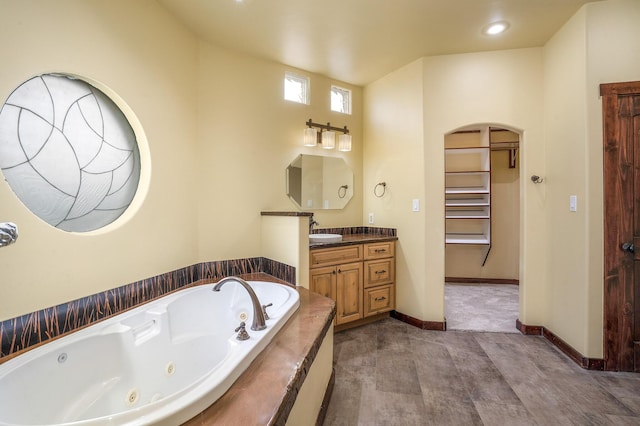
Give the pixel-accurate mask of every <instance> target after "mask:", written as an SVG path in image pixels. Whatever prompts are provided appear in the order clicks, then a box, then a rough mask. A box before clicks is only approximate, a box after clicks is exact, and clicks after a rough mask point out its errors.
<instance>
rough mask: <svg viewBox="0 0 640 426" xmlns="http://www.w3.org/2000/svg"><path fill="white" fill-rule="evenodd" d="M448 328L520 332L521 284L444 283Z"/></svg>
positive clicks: (445, 312)
mask: <svg viewBox="0 0 640 426" xmlns="http://www.w3.org/2000/svg"><path fill="white" fill-rule="evenodd" d="M444 297H445V304H444V306H445V308H444V314H445V318H446V319H447V330H472V331H498V332H503V333H518V332H519V331H518V330H517V329H516V319H518V286H517V285H512V284H456V283H446V284H445V286H444Z"/></svg>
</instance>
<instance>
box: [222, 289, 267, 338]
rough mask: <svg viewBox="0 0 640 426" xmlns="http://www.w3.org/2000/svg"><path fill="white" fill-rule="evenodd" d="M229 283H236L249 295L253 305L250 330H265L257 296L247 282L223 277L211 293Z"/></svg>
mask: <svg viewBox="0 0 640 426" xmlns="http://www.w3.org/2000/svg"><path fill="white" fill-rule="evenodd" d="M229 281H235V282H237V283H238V284H240V285H241V286H242V287H244V289H245V290H247V292H248V293H249V297H250V298H251V304H252V305H253V323H252V324H251V329H252V330H255V331H258V330H264V329H265V328H267V325H266V324H265V320H264V314H263V313H262V305H260V301H259V300H258V296H256V293H255V292H254V291H253V289H252V288H251V286H250V285H249V283H248V282H246V281H245V280H243V279H242V278H239V277H225V278H223V279H221V280H220V281H218V283H217V284H216V285H215V286H214V287H213V291H220V288H222V286H223V284H224V283H227V282H229Z"/></svg>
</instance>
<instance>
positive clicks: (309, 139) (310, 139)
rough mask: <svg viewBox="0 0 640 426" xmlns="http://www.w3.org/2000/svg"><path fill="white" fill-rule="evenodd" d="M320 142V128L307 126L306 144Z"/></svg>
mask: <svg viewBox="0 0 640 426" xmlns="http://www.w3.org/2000/svg"><path fill="white" fill-rule="evenodd" d="M317 144H318V129H314V128H313V127H307V128H306V129H304V146H316V145H317Z"/></svg>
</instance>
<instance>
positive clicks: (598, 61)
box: [363, 0, 640, 358]
mask: <svg viewBox="0 0 640 426" xmlns="http://www.w3.org/2000/svg"><path fill="white" fill-rule="evenodd" d="M637 22H640V3H639V2H637V1H634V0H610V1H603V2H596V3H591V4H588V5H586V6H585V7H583V8H582V9H581V10H580V11H579V12H578V13H576V15H575V16H574V17H572V18H571V19H570V20H569V21H568V22H567V23H566V24H565V25H564V26H563V27H562V28H561V30H560V31H558V33H557V34H556V35H555V36H554V37H553V38H552V39H551V40H550V41H549V42H548V43H547V45H545V47H544V48H534V49H522V50H512V51H500V52H485V53H473V54H466V55H451V56H439V57H429V58H424V59H423V60H422V61H417V62H414V63H412V64H410V65H408V66H406V67H404V68H402V69H400V70H398V71H396V72H394V73H391V74H389V75H388V76H386V77H384V78H382V79H380V80H378V81H376V82H375V83H373V84H371V85H370V86H367V87H366V88H365V114H364V116H365V121H364V123H365V135H366V148H365V157H364V163H365V192H364V194H365V200H364V211H363V213H365V216H364V217H366V213H367V212H368V211H374V212H375V213H376V217H377V218H378V217H380V215H382V217H383V219H384V223H385V224H389V226H394V225H392V224H394V223H395V226H397V227H398V230H399V235H400V242H399V245H400V246H404V245H408V243H411V244H412V245H411V249H410V250H405V251H404V253H402V262H400V263H399V264H398V293H399V297H398V310H399V311H401V312H403V313H408V314H409V315H414V316H417V317H418V318H419V319H423V320H434V321H441V320H442V315H443V313H442V312H443V309H442V307H443V305H444V301H443V298H442V280H443V276H444V271H443V267H442V265H443V263H444V261H443V252H444V250H443V234H444V225H443V223H444V220H443V210H444V209H443V203H444V200H443V195H442V192H443V191H442V188H443V163H444V161H443V153H442V140H443V135H444V134H446V133H448V132H450V131H452V130H455V129H457V128H459V127H462V126H465V125H469V124H478V123H490V124H495V125H502V126H504V127H508V128H511V129H512V130H514V131H518V132H521V134H522V137H521V150H520V160H521V163H520V169H521V172H520V188H519V189H520V223H521V227H520V242H521V245H520V268H519V269H520V271H519V275H520V283H521V287H520V314H519V317H520V319H521V320H522V321H523V322H524V323H525V324H529V325H543V326H545V327H548V328H549V329H550V330H551V331H553V332H554V333H556V334H557V335H558V336H559V337H561V338H562V339H563V340H565V341H566V342H567V343H569V344H570V345H571V346H573V347H574V348H575V349H577V350H578V351H579V352H580V353H582V354H583V355H585V356H588V357H596V358H597V357H601V356H602V326H603V324H602V303H603V300H602V292H603V280H602V273H603V272H602V221H603V217H602V111H601V102H600V99H599V97H598V86H599V84H600V83H605V82H615V81H631V80H640V55H638V52H640V26H638V25H637ZM420 67H422V69H423V75H422V77H419V76H416V74H415V73H416V72H417V70H418V69H419V68H420ZM412 72H413V73H412ZM420 90H422V91H423V94H422V96H417V97H416V96H415V93H416V92H418V91H420ZM399 108H402V109H405V110H406V109H413V110H412V113H414V112H415V111H421V112H422V113H423V117H422V118H420V119H419V120H421V122H422V124H423V128H422V133H423V134H422V137H423V138H424V141H423V143H422V144H420V143H415V141H416V140H417V139H419V138H420V133H421V132H420V130H419V129H417V128H416V123H415V121H414V120H415V117H411V118H408V117H406V116H398V115H399V114H397V112H396V111H397V109H399ZM392 128H393V129H403V132H404V133H409V134H410V136H408V137H400V138H398V137H395V140H394V143H396V144H397V149H398V150H400V151H402V154H397V153H396V151H395V150H394V149H393V148H392V147H391V143H390V142H386V139H388V138H389V137H391V136H392V135H391V132H388V133H386V134H385V133H384V129H392ZM407 129H409V130H407ZM379 133H382V135H383V136H379ZM401 135H402V133H401ZM402 136H404V135H402ZM409 141H410V142H413V143H408V142H409ZM370 147H371V149H370ZM421 155H422V156H424V164H415V161H414V160H413V159H414V158H415V157H417V156H421ZM387 157H389V158H400V159H401V161H399V162H392V161H390V160H389V158H387ZM402 161H406V162H405V163H402ZM379 170H383V171H384V176H385V179H386V180H387V182H388V183H391V184H393V183H394V181H396V180H397V181H396V186H401V187H402V189H401V191H398V192H401V194H402V197H398V196H397V193H396V194H394V195H396V196H395V198H393V199H391V198H389V199H388V200H387V203H386V204H384V201H383V200H376V199H375V198H374V197H373V195H371V194H369V191H367V190H366V189H367V187H369V186H371V185H372V184H373V183H374V182H375V181H377V180H378V179H380V175H381V173H380V172H379ZM370 171H376V175H374V173H373V172H370ZM407 171H411V173H410V176H408V175H407ZM533 174H536V175H539V176H541V177H543V178H544V183H542V184H537V185H534V184H532V183H531V182H530V179H529V177H530V176H531V175H533ZM392 178H393V180H392ZM413 194H423V196H424V200H423V203H422V206H423V208H425V207H426V209H427V211H425V212H424V213H419V214H416V215H415V216H412V215H411V214H410V213H408V211H409V206H410V198H412V197H414V195H413ZM569 195H577V197H578V211H577V212H575V213H572V212H569V209H568V202H569ZM391 200H393V203H392V201H391ZM392 204H393V205H392ZM412 217H415V218H419V220H420V221H424V224H418V225H417V226H415V227H414V226H411V225H413V222H411V221H408V219H410V218H412ZM422 237H424V241H422V240H421V238H422Z"/></svg>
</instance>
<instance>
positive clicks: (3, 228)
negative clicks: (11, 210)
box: [0, 222, 18, 247]
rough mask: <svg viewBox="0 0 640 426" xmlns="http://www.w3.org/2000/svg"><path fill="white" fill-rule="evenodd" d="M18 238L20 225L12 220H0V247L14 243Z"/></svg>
mask: <svg viewBox="0 0 640 426" xmlns="http://www.w3.org/2000/svg"><path fill="white" fill-rule="evenodd" d="M17 239H18V226H17V225H16V224H15V223H12V222H0V247H4V246H8V245H10V244H13V243H15V242H16V240H17Z"/></svg>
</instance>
